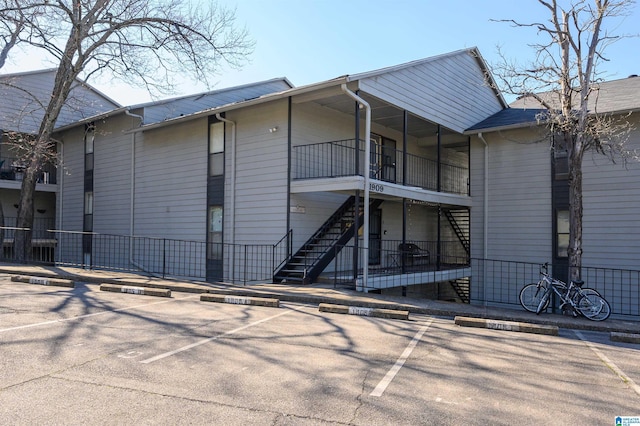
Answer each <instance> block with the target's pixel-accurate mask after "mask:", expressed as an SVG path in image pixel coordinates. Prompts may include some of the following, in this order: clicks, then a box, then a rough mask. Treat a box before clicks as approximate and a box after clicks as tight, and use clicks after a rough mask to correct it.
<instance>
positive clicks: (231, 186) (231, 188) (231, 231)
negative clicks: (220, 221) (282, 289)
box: [216, 113, 236, 279]
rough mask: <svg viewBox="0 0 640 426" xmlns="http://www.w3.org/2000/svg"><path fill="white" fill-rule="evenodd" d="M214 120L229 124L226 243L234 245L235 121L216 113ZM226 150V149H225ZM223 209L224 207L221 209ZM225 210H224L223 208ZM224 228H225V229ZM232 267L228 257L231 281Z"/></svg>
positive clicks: (231, 261) (232, 262) (231, 260)
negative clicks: (228, 194) (228, 224)
mask: <svg viewBox="0 0 640 426" xmlns="http://www.w3.org/2000/svg"><path fill="white" fill-rule="evenodd" d="M216 118H217V119H218V120H220V121H222V122H223V123H229V124H231V151H230V152H229V155H230V156H231V165H230V166H229V168H230V169H231V170H229V174H230V175H231V179H230V182H229V191H230V192H231V198H230V199H229V210H230V214H229V218H230V222H231V223H230V226H229V239H228V240H227V241H230V242H231V244H235V243H236V240H235V238H236V237H235V228H236V210H235V209H236V122H235V121H231V120H229V119H227V118H224V117H223V116H222V114H221V113H217V114H216ZM225 149H226V148H225ZM223 208H224V207H223ZM225 210H226V208H225ZM225 228H226V227H225ZM222 241H223V245H224V238H223V240H222ZM234 266H235V262H234V261H233V259H232V258H231V256H229V276H230V277H231V278H232V279H233V277H234V274H235V270H234Z"/></svg>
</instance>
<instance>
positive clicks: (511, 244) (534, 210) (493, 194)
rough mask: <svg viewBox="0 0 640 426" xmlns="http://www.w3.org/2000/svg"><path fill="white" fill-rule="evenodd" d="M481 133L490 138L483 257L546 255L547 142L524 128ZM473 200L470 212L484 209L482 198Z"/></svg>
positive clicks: (548, 213) (536, 257)
mask: <svg viewBox="0 0 640 426" xmlns="http://www.w3.org/2000/svg"><path fill="white" fill-rule="evenodd" d="M485 139H486V140H487V142H488V144H489V167H488V169H489V194H488V203H489V212H488V217H489V223H488V232H487V234H488V250H489V251H488V253H486V256H485V257H486V258H489V259H497V260H512V261H524V262H546V261H549V260H550V255H551V247H552V246H551V237H552V236H551V232H550V229H551V218H552V213H551V162H550V157H549V147H548V144H547V143H546V142H536V140H535V138H533V137H532V136H531V134H530V133H523V132H504V133H503V134H502V135H499V134H491V135H485ZM516 141H517V142H516ZM476 200H477V198H476V197H474V208H473V211H474V212H476V211H479V210H481V209H482V207H481V206H482V199H480V200H477V201H476ZM474 215H475V213H474ZM474 221H475V220H474ZM475 222H477V221H475ZM473 229H474V230H475V229H482V228H481V227H478V226H475V227H473ZM474 236H475V234H474ZM473 239H475V238H472V240H473Z"/></svg>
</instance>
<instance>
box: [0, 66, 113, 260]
mask: <svg viewBox="0 0 640 426" xmlns="http://www.w3.org/2000/svg"><path fill="white" fill-rule="evenodd" d="M54 79H55V70H42V71H33V72H25V73H17V74H4V75H0V99H2V102H0V203H2V208H3V212H4V215H5V220H4V224H5V225H6V226H15V223H16V206H17V205H18V201H19V198H20V187H21V185H22V172H23V170H24V165H23V164H22V162H21V159H20V158H19V155H18V153H17V152H16V151H15V150H14V149H12V148H11V144H10V135H23V134H24V135H35V134H37V132H38V129H39V127H40V122H41V121H42V117H43V114H44V109H45V107H46V105H47V102H48V100H49V99H50V98H51V91H52V89H53V84H54ZM118 106H119V105H118V104H117V103H116V102H115V101H113V100H111V99H109V98H108V97H107V96H105V95H103V94H102V93H100V92H99V91H97V90H96V89H94V88H93V87H91V86H89V85H87V84H86V83H84V82H83V81H81V80H76V82H75V84H74V86H73V88H72V89H71V93H70V95H69V100H68V102H67V103H66V104H65V106H64V107H63V109H62V111H61V113H60V116H59V117H58V120H57V122H56V127H58V128H59V127H61V126H65V125H68V124H70V123H75V122H77V121H78V120H82V119H84V118H86V117H88V116H92V115H95V114H98V113H100V112H105V111H110V110H113V109H114V108H117V107H118ZM56 149H58V153H60V145H59V144H56ZM57 173H58V172H57V168H56V165H54V164H46V165H45V166H44V168H43V172H42V174H41V177H40V179H39V181H38V183H37V184H36V193H35V197H34V204H35V209H36V212H35V220H34V246H37V245H40V246H42V245H43V244H48V245H51V244H53V243H52V241H51V238H50V235H48V234H47V233H46V232H45V230H46V229H53V228H55V217H56V193H57V191H58V189H59V188H58V184H57V183H58V181H57ZM12 244H13V240H12V238H11V235H10V234H9V233H6V235H5V241H3V242H2V246H3V248H4V249H5V250H10V249H11V245H12Z"/></svg>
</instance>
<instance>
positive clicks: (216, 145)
mask: <svg viewBox="0 0 640 426" xmlns="http://www.w3.org/2000/svg"><path fill="white" fill-rule="evenodd" d="M223 174H224V123H211V124H210V125H209V176H220V175H223Z"/></svg>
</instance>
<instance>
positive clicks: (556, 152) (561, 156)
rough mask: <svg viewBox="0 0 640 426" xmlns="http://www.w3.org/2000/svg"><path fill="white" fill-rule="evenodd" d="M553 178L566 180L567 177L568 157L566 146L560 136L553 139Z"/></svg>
mask: <svg viewBox="0 0 640 426" xmlns="http://www.w3.org/2000/svg"><path fill="white" fill-rule="evenodd" d="M552 152H553V178H554V179H555V180H566V179H568V177H569V155H568V153H567V144H566V142H565V141H564V138H563V137H562V136H561V135H555V136H554V137H553V150H552Z"/></svg>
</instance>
